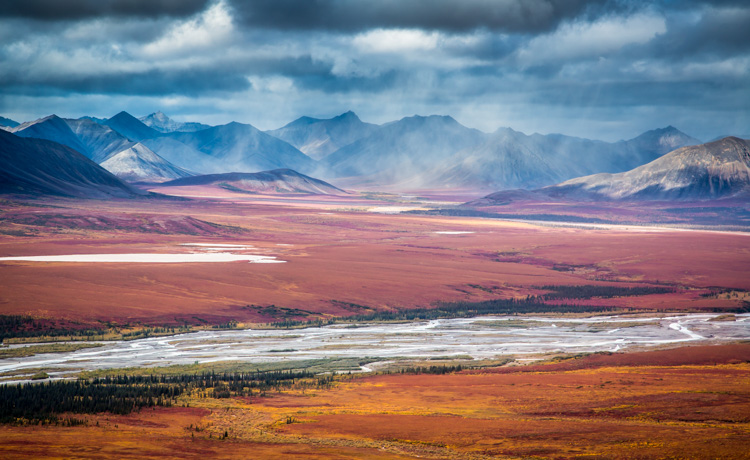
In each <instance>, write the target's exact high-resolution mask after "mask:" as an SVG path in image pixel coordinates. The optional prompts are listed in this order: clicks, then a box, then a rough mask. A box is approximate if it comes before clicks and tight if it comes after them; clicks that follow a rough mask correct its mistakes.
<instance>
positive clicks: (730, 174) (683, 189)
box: [540, 137, 750, 200]
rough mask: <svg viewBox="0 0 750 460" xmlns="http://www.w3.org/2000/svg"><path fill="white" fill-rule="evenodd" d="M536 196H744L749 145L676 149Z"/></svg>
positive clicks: (749, 184) (730, 141) (748, 187)
mask: <svg viewBox="0 0 750 460" xmlns="http://www.w3.org/2000/svg"><path fill="white" fill-rule="evenodd" d="M540 191H541V192H543V193H545V194H547V195H550V196H564V197H573V198H575V197H594V198H604V199H627V200H662V199H710V198H718V197H723V196H728V195H733V194H736V193H739V192H747V191H750V141H746V140H743V139H739V138H737V137H727V138H724V139H721V140H718V141H714V142H709V143H707V144H701V145H694V146H688V147H682V148H679V149H677V150H674V151H672V152H670V153H668V154H666V155H664V156H662V157H661V158H658V159H656V160H654V161H652V162H650V163H648V164H645V165H643V166H639V167H637V168H635V169H632V170H630V171H627V172H623V173H619V174H594V175H591V176H586V177H579V178H576V179H572V180H569V181H566V182H563V183H561V184H558V185H554V186H550V187H545V188H543V189H541V190H540Z"/></svg>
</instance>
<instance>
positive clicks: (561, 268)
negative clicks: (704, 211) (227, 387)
mask: <svg viewBox="0 0 750 460" xmlns="http://www.w3.org/2000/svg"><path fill="white" fill-rule="evenodd" d="M210 193H217V195H214V196H211V195H210ZM188 194H189V195H192V196H190V197H188V196H181V197H177V196H173V197H172V198H170V199H164V198H153V199H150V198H149V199H135V200H109V201H97V200H73V199H62V198H60V199H52V198H45V199H37V200H13V199H6V200H5V201H3V202H2V203H1V204H0V208H1V209H2V213H3V214H2V215H3V219H2V221H0V232H1V233H2V238H0V258H7V257H40V256H71V255H88V256H90V257H91V256H95V255H112V254H117V255H120V256H121V257H123V259H117V260H126V262H123V261H120V262H113V261H98V262H96V263H91V262H88V263H87V262H70V261H65V260H51V261H50V260H48V261H38V260H0V280H2V281H0V283H2V289H0V304H1V305H2V308H3V314H4V315H7V316H8V317H11V316H15V317H23V318H33V323H23V322H21V323H20V324H19V325H17V327H18V330H13V329H12V327H10V326H9V329H8V330H7V331H6V332H11V333H17V334H16V337H14V338H11V339H8V340H9V342H14V343H16V344H21V343H23V342H25V341H27V342H28V341H31V342H38V341H43V340H65V341H70V340H75V341H77V340H87V341H93V342H95V343H96V342H97V341H106V340H111V339H118V340H121V339H123V338H124V336H125V334H131V336H132V334H139V333H142V334H148V333H152V334H155V335H158V334H166V335H168V334H170V333H176V332H185V331H195V330H201V329H212V328H230V329H236V328H245V327H254V328H257V327H276V328H285V327H303V326H305V325H306V324H308V323H309V324H318V325H320V324H326V323H327V322H329V321H333V320H335V321H339V322H344V323H345V324H350V325H351V326H352V327H354V326H357V324H354V323H355V321H353V320H351V318H352V317H357V318H364V317H371V318H375V317H376V316H377V314H387V313H394V312H401V311H408V310H413V311H415V312H416V311H426V310H431V309H437V308H441V306H444V305H445V304H451V305H458V304H460V305H468V306H472V305H478V304H481V303H482V302H488V301H493V300H498V299H500V300H509V299H515V300H517V301H523V300H524V299H529V298H535V296H543V295H545V293H549V292H550V291H554V290H555V289H564V288H561V286H562V287H571V288H574V287H581V288H589V289H591V288H592V287H604V288H609V289H626V290H627V289H633V294H632V295H614V296H598V295H592V296H588V297H585V296H584V297H581V298H576V299H574V300H570V299H566V298H565V297H564V296H562V297H558V298H554V297H550V298H546V300H545V302H546V303H547V304H549V305H550V306H552V307H554V306H562V305H565V304H566V303H575V304H576V305H577V308H578V310H576V311H577V312H567V313H559V312H558V313H555V312H554V311H551V312H549V313H545V314H547V315H551V316H549V317H550V318H554V317H560V318H561V317H565V318H567V319H568V320H570V319H571V318H582V317H588V316H590V315H592V314H607V315H612V314H616V315H625V317H627V316H628V315H632V317H633V319H634V321H635V320H637V318H639V317H643V315H651V316H654V315H656V316H658V315H663V316H669V315H681V314H688V313H691V314H695V313H701V314H707V313H711V314H715V315H718V316H719V319H722V320H726V321H739V320H740V319H741V320H743V321H744V320H745V318H744V316H745V315H738V313H742V312H743V311H744V310H745V309H746V308H747V301H748V300H750V298H749V297H748V291H750V278H748V277H747V273H748V272H750V244H748V242H750V236H749V235H748V234H747V233H743V232H732V231H725V230H720V229H711V228H688V229H686V228H669V227H664V226H648V225H634V224H627V223H625V224H616V225H604V224H592V225H578V224H566V223H559V222H529V221H526V222H519V221H512V220H502V219H491V218H484V217H469V216H446V215H422V214H398V213H392V212H391V211H390V210H392V209H394V208H399V209H402V208H429V207H430V206H434V205H445V204H459V203H461V202H463V201H466V199H467V198H466V197H465V196H462V195H456V196H451V195H449V194H445V193H444V194H442V195H433V196H430V195H429V194H425V195H422V196H403V195H388V194H375V193H359V194H351V195H342V196H327V197H322V196H304V195H280V194H274V195H262V194H256V195H240V194H231V193H226V192H220V191H216V190H213V191H212V190H208V189H201V190H197V189H196V190H192V191H190V193H185V194H183V195H188ZM196 195H199V196H196ZM148 254H152V255H154V256H155V257H156V260H147V259H148V257H147V255H148ZM196 254H199V255H201V256H203V255H205V256H212V255H213V256H221V255H223V254H230V255H233V256H236V257H237V258H239V259H242V260H234V261H228V262H221V261H214V262H201V261H190V262H188V261H184V262H183V263H160V262H159V257H160V255H161V257H163V256H164V255H171V256H177V255H184V256H191V255H193V256H194V255H196ZM127 255H138V257H140V258H139V259H138V260H135V261H133V260H129V259H127ZM258 257H261V258H262V259H257V258H258ZM253 260H277V261H284V262H285V263H249V262H252V261H253ZM161 261H162V262H164V259H161ZM540 298H541V297H540ZM552 310H554V308H552ZM539 314H541V313H539V312H537V313H536V315H537V316H538V315H539ZM555 315H556V316H555ZM740 316H742V318H740ZM347 318H349V319H350V320H347ZM400 321H401V320H400ZM512 321H518V322H520V323H522V322H524V321H527V322H528V319H527V320H524V316H523V315H519V316H518V319H517V320H512ZM587 321H590V320H587ZM520 323H519V324H520ZM387 324H388V323H387V322H385V323H383V327H387ZM14 327H15V326H14ZM399 327H401V328H403V327H404V324H403V323H400V324H399ZM180 328H182V329H180ZM60 330H64V331H69V332H70V333H69V334H67V335H58V336H55V335H54V334H53V333H54V331H60ZM76 330H87V331H93V333H95V334H99V335H94V336H91V335H89V336H83V337H77V336H75V334H74V332H75V331H76ZM342 330H345V327H342ZM175 331H176V332H175ZM24 332H26V333H30V335H31V336H30V337H24V334H23V333H24ZM47 332H49V334H48V333H47ZM285 334H286V335H288V333H287V332H285ZM292 337H293V336H292ZM742 340H743V339H742V338H740V339H739V342H737V340H736V339H732V340H731V341H727V340H718V339H713V340H712V339H711V338H707V339H706V340H703V341H702V342H700V345H693V346H682V347H677V348H672V347H676V346H677V344H675V343H672V344H670V345H668V346H662V347H659V346H648V347H640V348H639V347H635V348H634V349H629V350H628V352H626V353H621V352H617V353H603V354H589V355H587V354H586V353H583V354H579V355H571V354H565V353H549V354H542V355H538V356H535V357H533V358H532V359H528V358H529V357H528V356H511V357H509V358H508V359H502V360H494V361H492V360H474V362H472V360H471V359H470V358H467V357H460V356H458V357H451V358H450V359H447V358H444V357H439V358H440V359H438V360H430V359H429V358H426V360H424V361H419V360H415V359H411V360H407V361H404V362H401V363H399V362H398V360H396V361H397V362H396V364H394V365H391V366H390V367H389V366H379V367H376V368H375V370H376V371H377V372H374V373H372V372H367V373H365V374H362V375H349V374H346V373H345V374H343V375H341V374H338V375H337V374H335V373H334V374H330V373H328V374H326V373H323V374H318V376H317V377H315V378H312V377H305V378H300V379H297V380H293V381H292V383H291V384H289V385H287V386H283V387H282V386H280V387H277V388H275V389H274V390H273V391H268V392H264V393H263V394H262V395H261V394H258V393H255V394H253V393H252V392H250V395H249V396H248V395H244V396H243V395H235V394H231V397H221V398H218V397H214V396H215V393H212V392H211V391H212V390H210V389H204V390H195V391H193V392H191V393H188V394H183V395H181V396H179V397H177V398H175V399H174V401H172V402H173V404H172V405H171V407H146V408H142V409H141V410H140V411H135V412H132V413H130V414H125V415H115V414H112V413H106V412H105V413H98V414H67V415H66V414H62V415H61V417H71V418H72V419H74V420H77V422H76V423H75V424H73V425H74V426H64V425H65V424H64V423H63V424H59V425H47V424H43V425H33V426H29V425H28V424H27V425H23V424H22V425H4V426H2V427H0V452H2V456H3V457H5V458H36V457H39V456H46V457H48V458H54V457H55V456H57V458H108V457H110V458H111V457H113V456H114V457H118V458H149V457H153V456H157V455H158V456H160V457H164V458H192V457H195V456H207V455H208V456H211V457H215V458H236V457H238V456H246V455H254V456H256V457H266V458H274V457H282V456H283V457H285V458H416V457H422V458H490V457H496V458H528V457H538V458H572V457H578V456H593V457H598V458H663V457H669V456H672V457H679V458H705V457H706V456H707V455H708V456H713V457H715V458H746V457H747V452H748V451H749V449H748V448H749V447H750V435H749V434H748V433H749V431H748V429H749V427H750V425H749V423H750V419H748V417H747V413H748V405H750V393H748V388H750V380H748V379H750V368H749V367H748V361H749V360H750V355H748V345H747V343H742ZM728 342H731V343H728ZM279 347H280V348H279V349H278V350H274V351H275V352H276V353H274V355H278V359H276V361H277V362H278V363H283V362H285V360H286V359H287V357H286V356H285V355H284V351H285V349H284V347H282V346H281V345H279ZM662 348H668V349H662ZM93 350H94V351H96V350H97V348H94V349H93ZM655 350H656V351H655ZM87 351H88V350H83V352H87ZM290 354H291V353H290ZM447 354H450V353H447ZM516 358H518V359H516ZM21 359H23V358H21ZM530 361H531V362H534V363H536V364H532V365H528V364H527V363H528V362H530ZM456 364H460V365H461V366H462V367H460V368H457V367H456ZM240 365H241V364H237V363H222V362H221V360H218V361H217V362H215V363H214V364H213V365H212V364H202V365H200V366H199V369H200V371H214V370H218V371H221V369H227V368H229V369H232V366H240ZM423 366H424V367H425V368H428V367H430V366H452V367H450V368H449V369H448V371H446V372H445V373H443V372H439V373H438V374H434V373H430V372H429V371H426V372H422V371H421V370H420V368H422V367H423ZM359 367H360V366H359V365H357V363H354V364H353V368H354V369H358V368H359ZM472 367H474V369H471V368H472ZM188 368H189V369H188ZM287 368H292V367H290V366H288V367H287ZM180 369H183V370H184V369H188V370H189V371H190V372H197V371H196V369H194V368H190V366H187V367H184V368H180ZM36 370H38V371H43V370H44V369H36ZM326 370H327V371H329V372H330V371H331V369H330V368H329V369H323V370H322V372H325V371H326ZM365 370H369V371H372V370H373V369H370V368H368V369H365ZM119 372H124V373H128V374H131V375H132V374H138V373H141V372H145V373H148V374H151V375H157V374H159V373H160V372H175V371H174V370H169V368H158V367H157V368H154V367H148V368H141V369H123V370H121V371H119V370H117V371H111V370H110V371H106V370H104V371H99V372H98V373H95V374H92V375H97V376H103V375H116V374H118V373H119ZM432 372H434V371H432ZM368 374H374V375H368ZM321 378H323V379H324V380H323V381H324V383H321V380H320V379H321ZM316 379H318V380H316ZM214 391H216V390H214ZM61 420H65V419H64V418H62V419H61ZM69 420H70V419H69ZM743 456H744V457H743Z"/></svg>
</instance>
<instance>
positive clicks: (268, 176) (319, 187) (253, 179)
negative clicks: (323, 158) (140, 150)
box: [162, 169, 346, 195]
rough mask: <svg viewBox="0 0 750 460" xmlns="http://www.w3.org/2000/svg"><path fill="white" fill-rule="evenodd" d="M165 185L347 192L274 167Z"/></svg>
mask: <svg viewBox="0 0 750 460" xmlns="http://www.w3.org/2000/svg"><path fill="white" fill-rule="evenodd" d="M162 185H163V186H165V187H184V186H195V185H210V186H217V187H221V188H223V189H226V190H230V191H235V192H249V193H256V192H265V193H268V192H271V193H307V194H318V195H342V194H345V193H346V192H345V191H344V190H341V189H340V188H337V187H335V186H333V185H331V184H329V183H328V182H324V181H322V180H320V179H315V178H313V177H310V176H306V175H304V174H300V173H298V172H297V171H293V170H291V169H275V170H272V171H263V172H258V173H226V174H208V175H203V176H194V177H188V178H185V179H177V180H173V181H170V182H165V183H164V184H162Z"/></svg>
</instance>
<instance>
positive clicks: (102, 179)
mask: <svg viewBox="0 0 750 460" xmlns="http://www.w3.org/2000/svg"><path fill="white" fill-rule="evenodd" d="M0 163H2V165H3V168H2V169H0V192H2V193H22V194H49V195H61V196H73V197H80V198H111V197H130V196H134V195H136V194H140V193H141V192H138V191H136V190H135V189H133V188H132V187H130V186H129V185H127V184H125V183H124V182H122V181H121V180H120V179H118V178H117V177H115V176H114V175H112V174H111V173H109V172H108V171H106V170H105V169H103V168H102V167H100V166H99V165H97V164H96V163H94V162H93V161H91V160H89V159H88V158H86V157H85V156H83V155H82V154H80V153H78V152H76V151H74V150H72V149H71V148H69V147H67V146H64V145H62V144H58V143H56V142H52V141H48V140H44V139H26V138H22V137H19V136H16V135H15V134H12V133H8V132H5V131H2V130H0Z"/></svg>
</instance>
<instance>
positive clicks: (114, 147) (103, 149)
mask: <svg viewBox="0 0 750 460" xmlns="http://www.w3.org/2000/svg"><path fill="white" fill-rule="evenodd" d="M65 123H67V124H68V127H70V129H71V131H73V133H74V134H75V135H76V137H78V140H79V141H81V143H82V144H83V146H84V147H85V149H86V151H85V152H81V153H83V154H84V155H86V156H87V157H89V158H91V159H92V160H94V161H95V162H96V163H101V162H102V161H104V160H105V159H107V158H108V157H109V156H110V155H112V154H114V153H116V152H119V151H121V150H123V149H125V148H127V147H129V146H131V145H133V142H131V141H130V140H128V139H127V138H126V137H125V136H123V135H122V134H120V133H118V132H117V131H115V130H113V129H112V128H110V127H109V126H106V125H101V124H99V123H97V122H95V121H93V120H90V119H87V118H79V119H77V120H65Z"/></svg>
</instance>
